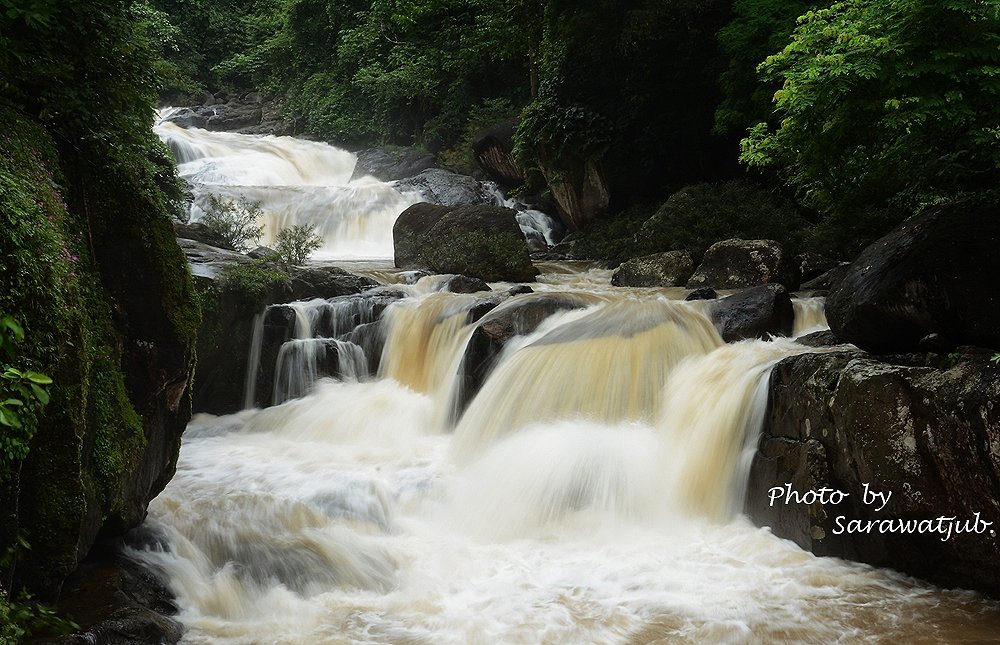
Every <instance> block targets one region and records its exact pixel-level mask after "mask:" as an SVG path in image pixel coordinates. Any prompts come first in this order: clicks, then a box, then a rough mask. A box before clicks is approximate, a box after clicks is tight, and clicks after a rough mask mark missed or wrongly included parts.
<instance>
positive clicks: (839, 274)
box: [800, 262, 851, 290]
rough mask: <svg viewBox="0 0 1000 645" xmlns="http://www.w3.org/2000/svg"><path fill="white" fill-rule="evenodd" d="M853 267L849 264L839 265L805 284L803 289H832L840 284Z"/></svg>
mask: <svg viewBox="0 0 1000 645" xmlns="http://www.w3.org/2000/svg"><path fill="white" fill-rule="evenodd" d="M850 266H851V265H850V264H849V263H847V262H845V263H843V264H839V265H837V266H835V267H833V268H832V269H830V270H829V271H827V272H825V273H822V274H820V275H818V276H816V277H815V278H813V279H812V280H808V281H806V282H803V283H802V284H801V285H800V288H801V289H808V290H816V289H820V290H822V289H831V288H833V285H835V284H837V283H838V282H840V280H841V278H843V277H844V276H845V275H847V269H848V267H850Z"/></svg>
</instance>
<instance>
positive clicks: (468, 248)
mask: <svg viewBox="0 0 1000 645" xmlns="http://www.w3.org/2000/svg"><path fill="white" fill-rule="evenodd" d="M417 238H418V239H417V240H416V244H417V245H418V247H419V248H421V249H422V251H421V259H422V260H423V261H424V262H426V263H427V265H428V268H429V269H431V270H433V271H436V272H439V273H460V274H463V275H468V276H474V277H477V278H481V279H483V280H486V281H487V282H496V281H499V280H513V281H530V280H532V279H533V278H534V276H535V275H536V274H537V272H536V270H535V268H534V266H533V265H532V264H531V260H530V258H529V257H528V254H527V250H526V248H525V245H524V241H523V239H517V238H515V237H514V236H513V235H489V234H487V233H484V232H482V231H478V230H472V231H461V232H453V233H451V234H449V235H448V237H447V238H446V239H445V240H441V239H431V238H429V237H428V236H426V235H423V236H417Z"/></svg>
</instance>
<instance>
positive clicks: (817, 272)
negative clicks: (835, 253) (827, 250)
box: [796, 251, 841, 288]
mask: <svg viewBox="0 0 1000 645" xmlns="http://www.w3.org/2000/svg"><path fill="white" fill-rule="evenodd" d="M796 261H797V262H798V266H799V278H800V280H801V282H803V283H804V282H806V281H808V280H813V279H815V278H818V277H819V276H821V275H824V274H825V273H826V272H827V271H830V270H831V269H834V268H836V267H838V266H840V264H841V262H838V261H837V260H831V259H830V258H828V257H826V256H824V255H820V254H819V253H812V252H809V251H806V252H805V253H800V254H799V255H798V257H797V258H796ZM824 288H826V287H824Z"/></svg>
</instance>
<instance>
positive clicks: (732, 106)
mask: <svg viewBox="0 0 1000 645" xmlns="http://www.w3.org/2000/svg"><path fill="white" fill-rule="evenodd" d="M818 4H820V3H818V2H816V0H736V1H735V2H734V3H733V12H732V16H733V17H732V21H731V22H730V23H729V24H727V25H726V26H725V27H723V28H722V29H721V30H720V31H719V44H720V46H721V48H722V50H723V52H724V53H725V55H726V57H727V58H728V59H729V60H728V67H727V68H726V69H725V70H724V71H723V72H722V74H721V75H720V77H719V84H720V86H721V88H722V92H723V96H722V101H721V102H720V104H719V106H718V108H717V109H716V111H715V131H716V132H717V133H719V134H739V135H740V136H741V137H742V136H743V135H744V134H746V130H747V128H749V127H751V126H753V125H754V124H757V123H760V122H763V121H769V120H770V119H771V114H772V109H773V108H772V105H771V103H772V101H771V99H772V97H773V96H774V92H775V91H777V90H778V89H780V88H781V85H780V83H776V82H774V81H772V82H770V83H768V82H762V79H761V78H760V77H759V75H758V74H757V66H758V65H759V64H760V62H761V61H762V60H764V59H765V58H766V57H767V56H768V55H770V54H771V53H773V52H775V51H779V50H781V49H782V48H783V47H784V46H785V45H786V44H787V43H788V41H789V38H790V37H791V35H792V32H793V31H794V30H795V24H796V18H798V17H799V16H800V15H802V14H804V13H805V12H806V11H808V10H809V9H813V8H815V7H816V6H817V5H818Z"/></svg>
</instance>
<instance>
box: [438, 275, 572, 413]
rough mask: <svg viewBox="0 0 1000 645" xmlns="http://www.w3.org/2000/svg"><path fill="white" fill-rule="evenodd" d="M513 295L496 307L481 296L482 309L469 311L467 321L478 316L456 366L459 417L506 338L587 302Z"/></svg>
mask: <svg viewBox="0 0 1000 645" xmlns="http://www.w3.org/2000/svg"><path fill="white" fill-rule="evenodd" d="M515 298H516V300H513V301H510V302H506V303H505V304H504V306H503V308H500V309H497V308H496V307H497V306H498V304H499V302H492V301H491V300H490V299H484V300H483V302H482V306H481V309H485V311H481V309H477V308H476V307H474V308H473V309H472V310H470V322H473V321H475V320H476V319H477V318H474V317H473V316H477V315H478V324H477V326H476V329H475V331H473V332H472V337H471V338H470V339H469V343H468V344H467V345H466V349H465V355H464V357H463V358H462V364H461V367H460V368H459V372H460V374H461V379H460V382H461V385H460V391H459V392H458V393H457V396H456V399H455V401H454V403H455V405H454V406H453V407H454V409H455V411H456V417H458V416H461V414H462V412H463V411H464V410H465V408H466V406H468V404H469V402H470V401H471V400H472V399H473V397H475V396H476V394H477V393H478V392H479V390H480V388H482V386H483V383H485V382H486V377H487V376H489V374H490V372H491V371H492V370H493V368H494V366H495V365H496V361H497V357H498V356H499V355H500V352H501V351H502V350H503V347H504V345H505V344H506V343H507V341H509V340H510V339H511V338H513V337H514V336H523V335H525V334H530V333H531V332H533V331H534V330H535V329H537V328H538V326H539V325H540V324H542V321H544V320H545V319H546V318H548V317H549V316H551V315H552V314H554V313H556V312H559V311H566V310H569V309H582V308H583V307H586V306H587V304H588V302H587V301H585V300H583V299H580V298H577V297H575V296H573V295H571V294H557V295H555V294H553V295H549V294H546V295H535V294H530V295H529V294H525V295H521V296H515ZM501 302H502V300H501Z"/></svg>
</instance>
